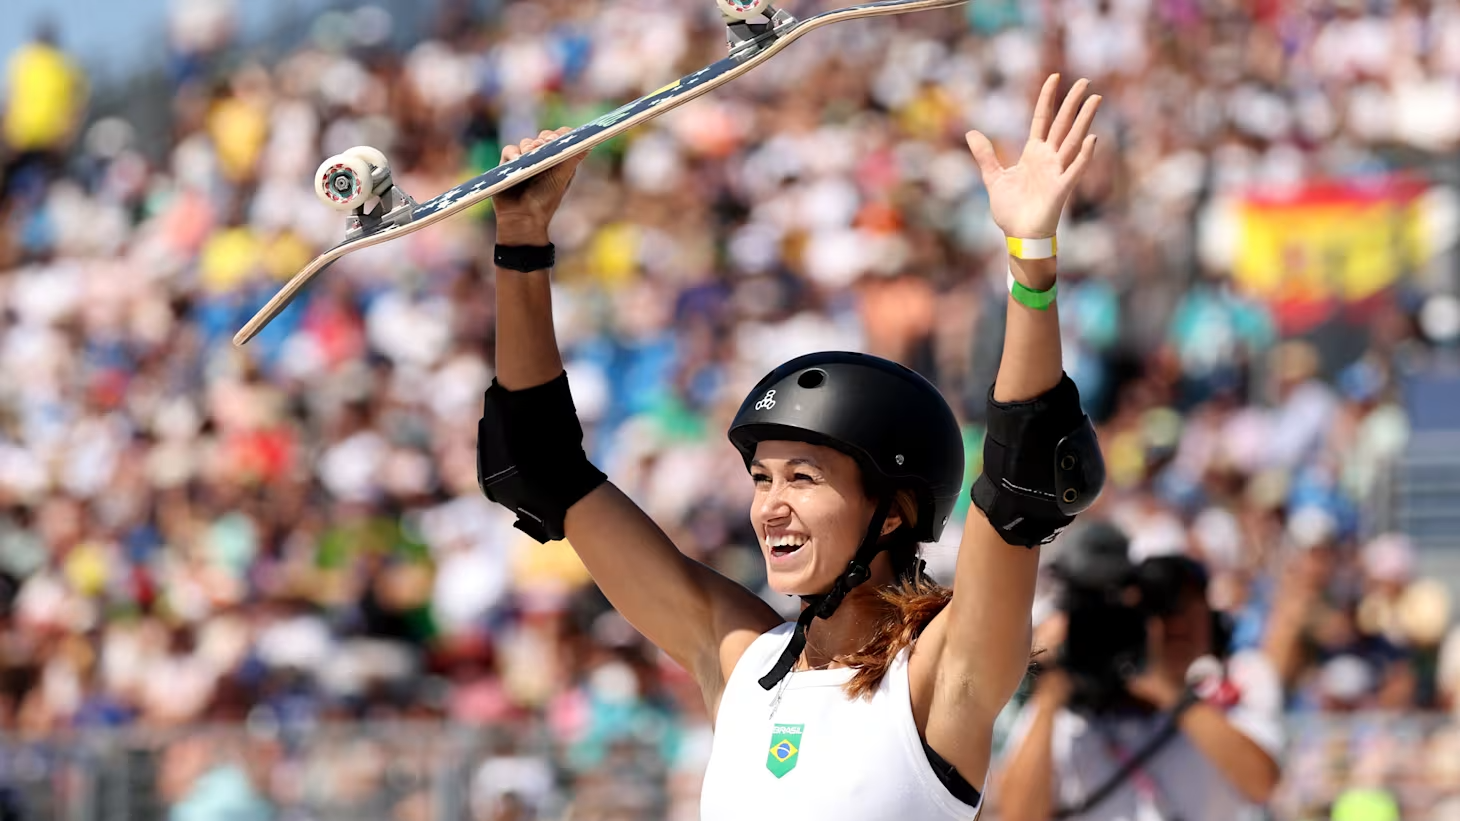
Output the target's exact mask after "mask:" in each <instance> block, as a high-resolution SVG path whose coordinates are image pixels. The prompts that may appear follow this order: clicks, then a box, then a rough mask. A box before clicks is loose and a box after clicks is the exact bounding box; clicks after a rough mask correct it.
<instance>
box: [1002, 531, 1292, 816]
mask: <svg viewBox="0 0 1460 821" xmlns="http://www.w3.org/2000/svg"><path fill="white" fill-rule="evenodd" d="M1072 535H1074V534H1072ZM1126 550H1127V541H1126V538H1125V536H1124V535H1123V534H1121V533H1120V531H1118V530H1116V529H1115V528H1114V527H1112V526H1109V525H1106V524H1103V523H1101V524H1098V525H1096V526H1094V527H1092V528H1090V529H1088V530H1087V533H1086V534H1085V536H1084V538H1083V539H1080V540H1077V541H1076V546H1075V549H1074V550H1073V551H1067V552H1066V554H1065V556H1064V557H1062V558H1066V559H1067V561H1065V562H1064V563H1063V565H1062V564H1061V562H1059V561H1057V562H1056V565H1055V567H1054V572H1055V576H1056V578H1057V579H1059V580H1060V581H1061V583H1062V591H1061V596H1060V599H1059V611H1060V612H1058V613H1056V614H1054V615H1052V616H1051V617H1050V618H1049V620H1048V621H1047V622H1046V623H1045V624H1043V625H1041V628H1042V629H1041V631H1040V633H1041V635H1039V637H1038V638H1037V640H1036V643H1037V646H1039V647H1043V648H1047V649H1048V650H1049V651H1050V653H1049V654H1053V655H1055V656H1056V657H1057V658H1058V662H1057V663H1056V664H1054V665H1053V666H1046V667H1045V669H1044V670H1043V671H1042V672H1040V673H1039V674H1038V675H1037V678H1036V684H1035V688H1034V691H1033V694H1032V695H1031V697H1030V700H1029V702H1028V703H1026V704H1025V705H1024V707H1023V709H1022V710H1021V711H1020V713H1019V715H1018V717H1017V718H1016V720H1015V723H1014V726H1013V728H1012V729H1011V732H1010V735H1009V741H1008V743H1007V745H1006V747H1005V750H1006V753H1005V755H1004V757H1003V764H1002V766H1001V767H1000V772H999V773H998V775H997V776H996V778H995V782H994V783H995V786H996V789H995V790H994V795H995V796H997V798H996V800H997V802H998V806H999V809H1000V816H999V817H1000V818H1001V819H1002V821H1046V819H1052V818H1069V819H1080V821H1096V820H1097V819H1109V821H1207V819H1212V821H1217V819H1220V821H1233V820H1234V819H1242V818H1249V817H1250V818H1258V817H1261V816H1260V805H1262V804H1264V803H1266V802H1267V801H1268V800H1269V798H1270V797H1271V795H1272V793H1273V791H1274V789H1275V787H1276V786H1277V783H1278V779H1279V775H1280V769H1279V765H1278V759H1279V755H1280V749H1281V746H1282V743H1283V738H1282V737H1283V733H1282V687H1281V684H1280V682H1279V680H1278V676H1277V673H1276V670H1275V669H1274V668H1273V666H1272V665H1271V664H1270V663H1269V662H1268V661H1267V660H1266V658H1264V657H1263V656H1262V654H1261V653H1260V652H1257V651H1241V652H1238V653H1235V654H1232V655H1231V656H1230V657H1228V656H1227V653H1226V647H1225V645H1226V643H1227V641H1228V637H1229V636H1230V631H1229V629H1228V628H1227V627H1226V622H1225V621H1224V617H1223V616H1221V614H1218V613H1215V612H1214V611H1213V610H1212V609H1211V607H1210V606H1209V604H1208V602H1207V574H1206V571H1205V568H1204V567H1203V566H1202V565H1201V564H1199V563H1198V562H1196V561H1194V560H1192V559H1189V558H1186V557H1184V556H1159V557H1154V558H1150V559H1147V560H1146V561H1144V562H1142V563H1141V564H1140V565H1138V566H1132V565H1131V564H1130V561H1129V559H1128V558H1127V553H1126ZM1049 654H1047V655H1049Z"/></svg>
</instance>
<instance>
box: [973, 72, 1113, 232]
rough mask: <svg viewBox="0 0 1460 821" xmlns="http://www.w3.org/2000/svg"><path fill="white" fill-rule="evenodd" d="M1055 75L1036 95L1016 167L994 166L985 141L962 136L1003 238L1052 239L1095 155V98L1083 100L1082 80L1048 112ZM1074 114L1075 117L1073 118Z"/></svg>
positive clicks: (996, 160) (990, 148) (996, 161)
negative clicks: (1071, 197)
mask: <svg viewBox="0 0 1460 821" xmlns="http://www.w3.org/2000/svg"><path fill="white" fill-rule="evenodd" d="M1058 85H1059V75H1058V74H1051V75H1050V76H1049V79H1047V80H1045V81H1044V88H1043V89H1041V90H1040V92H1039V102H1038V103H1036V104H1035V107H1034V122H1033V124H1032V125H1031V126H1030V129H1029V141H1028V142H1026V143H1025V144H1024V154H1023V155H1022V156H1021V157H1020V158H1019V162H1018V163H1017V164H1015V165H1012V166H1010V167H1008V168H1005V167H1004V166H1003V165H1001V164H1000V163H999V158H998V156H997V155H995V153H994V147H993V144H992V143H990V142H989V138H988V137H985V136H984V135H983V134H981V133H979V132H977V131H970V132H968V134H967V135H965V137H966V139H967V140H968V147H969V150H971V151H972V152H973V158H974V159H975V160H976V161H977V162H978V167H979V170H980V171H981V172H982V173H983V184H984V186H985V187H986V188H987V189H988V192H989V210H990V211H991V213H992V216H993V219H994V223H995V224H997V225H998V226H999V228H1000V229H1001V230H1002V231H1003V232H1004V235H1005V236H1009V237H1018V238H1020V239H1044V238H1046V237H1052V236H1054V235H1055V230H1056V229H1057V228H1058V227H1059V220H1060V214H1061V213H1062V212H1063V211H1064V207H1065V201H1066V200H1068V199H1069V196H1070V192H1071V191H1073V190H1074V188H1075V184H1076V183H1077V182H1079V180H1080V176H1081V175H1082V174H1083V173H1084V172H1085V167H1086V166H1087V165H1089V164H1090V158H1091V157H1092V156H1093V155H1094V154H1095V135H1094V134H1091V133H1090V124H1091V123H1092V122H1093V121H1094V119H1095V111H1096V110H1097V109H1099V108H1100V99H1101V98H1100V96H1099V95H1096V96H1094V97H1091V98H1089V99H1088V100H1085V103H1084V105H1080V98H1082V97H1084V95H1085V90H1086V89H1087V88H1088V87H1089V85H1090V83H1089V81H1088V80H1085V79H1081V80H1080V81H1079V82H1077V83H1075V86H1074V88H1072V89H1070V93H1069V95H1068V96H1066V97H1065V101H1064V104H1063V105H1061V106H1060V110H1059V114H1058V115H1056V114H1055V111H1054V95H1055V89H1056V88H1057V87H1058ZM1077 111H1078V115H1077Z"/></svg>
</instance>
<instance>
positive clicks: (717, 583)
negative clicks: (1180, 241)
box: [478, 75, 1104, 821]
mask: <svg viewBox="0 0 1460 821" xmlns="http://www.w3.org/2000/svg"><path fill="white" fill-rule="evenodd" d="M1057 83H1058V75H1054V76H1051V77H1050V78H1049V79H1048V80H1047V81H1046V82H1045V84H1044V86H1043V88H1042V90H1041V92H1040V95H1039V100H1038V103H1037V105H1036V109H1035V114H1034V118H1033V124H1032V127H1031V132H1030V137H1029V140H1028V142H1027V144H1026V145H1025V148H1024V153H1023V156H1022V157H1021V158H1020V160H1019V163H1018V164H1016V165H1014V166H1011V167H1008V168H1005V167H1003V166H1002V165H1001V164H1000V163H999V161H998V159H997V158H996V157H995V154H994V150H993V147H992V145H991V144H990V142H989V140H988V139H987V138H986V137H984V136H983V135H982V134H979V133H978V132H976V131H974V132H969V133H968V135H967V141H968V146H969V149H970V150H971V151H972V152H973V156H974V159H975V160H976V161H977V162H978V165H979V168H980V170H981V172H982V175H983V180H984V184H985V186H986V187H987V188H988V192H989V198H990V207H991V211H992V216H993V218H994V221H995V222H996V223H997V224H998V226H999V228H1000V229H1002V230H1003V231H1004V233H1005V235H1006V236H1007V237H1009V240H1010V241H1009V248H1010V258H1009V269H1010V280H1009V284H1010V302H1009V304H1008V307H1007V310H1008V326H1007V331H1006V335H1005V346H1004V351H1003V359H1002V365H1001V367H1000V370H999V375H998V379H997V380H996V382H995V384H994V385H993V387H992V389H991V391H990V394H989V433H988V435H987V437H986V441H985V450H984V462H985V472H984V474H983V475H982V476H980V477H979V478H978V480H977V481H976V482H975V484H974V490H973V493H972V496H973V502H974V504H973V506H972V507H971V508H970V511H969V514H968V521H967V524H966V526H965V529H964V532H963V540H962V544H961V546H960V552H959V556H958V560H957V569H956V571H955V577H954V584H953V589H952V590H951V591H950V590H948V589H945V588H942V587H939V586H937V585H935V584H933V583H931V582H929V581H928V580H927V579H926V578H924V577H923V576H922V573H921V562H919V561H918V560H917V550H918V547H917V545H918V544H919V543H921V542H929V541H935V540H936V539H937V538H938V537H939V534H940V533H941V532H942V530H943V527H944V525H946V524H947V521H948V516H949V512H950V511H951V510H952V509H953V507H954V504H955V503H956V501H957V494H958V492H959V489H960V487H961V485H962V480H963V464H964V453H963V448H962V444H961V438H960V436H959V431H958V427H957V424H956V421H955V419H954V416H953V414H952V412H951V411H950V410H949V408H948V406H947V404H946V403H945V402H944V401H943V399H942V397H941V396H939V394H938V392H937V391H936V390H935V389H934V388H933V387H932V386H931V385H930V384H929V383H928V382H927V381H926V380H924V379H922V378H921V377H919V376H918V375H917V374H915V373H913V372H912V371H909V370H907V369H906V368H903V367H901V366H899V365H896V364H894V363H891V362H887V361H884V360H880V359H877V358H875V357H868V356H862V355H857V354H845V353H825V354H814V355H811V356H807V357H802V358H798V359H795V360H792V361H791V362H788V363H786V364H784V365H781V366H780V367H778V368H777V369H775V370H774V371H772V372H771V373H770V374H768V375H767V376H766V377H765V378H764V379H763V380H762V381H761V382H760V384H758V385H757V386H756V387H755V389H754V390H752V391H751V392H750V394H749V395H748V396H747V397H746V399H745V401H744V403H743V404H742V406H741V408H740V411H739V413H738V414H737V415H736V418H735V420H734V422H733V423H732V425H731V429H730V431H729V436H730V439H731V441H732V442H733V444H734V446H735V447H736V448H737V449H738V450H739V451H740V453H741V455H742V456H743V457H744V459H745V462H746V466H747V469H748V471H749V473H750V475H751V477H752V481H754V483H755V495H754V501H753V503H752V506H751V510H750V516H751V519H752V521H753V523H754V525H755V531H756V533H757V534H759V535H760V537H761V550H762V552H763V554H764V556H765V561H766V569H767V575H768V578H769V583H770V586H771V588H772V589H773V590H775V591H776V592H778V593H783V594H791V595H798V596H800V597H801V598H802V599H803V610H802V613H801V617H800V618H799V619H798V620H797V621H796V622H785V621H784V620H783V619H782V618H780V617H779V616H778V615H777V614H776V612H775V611H774V610H772V609H771V608H770V606H768V605H767V604H766V603H765V602H763V601H762V600H761V599H760V598H758V597H757V596H756V595H755V594H754V593H752V592H751V591H749V590H747V589H745V588H744V587H742V586H740V585H739V584H737V583H735V582H733V581H731V580H729V579H727V578H725V577H723V576H721V575H719V574H717V573H715V572H714V571H712V570H710V569H709V568H707V567H705V566H703V565H701V564H699V563H697V562H694V561H692V560H690V559H689V558H687V557H686V556H685V555H684V554H682V553H681V552H680V551H679V550H678V549H677V548H676V547H675V546H674V545H673V544H672V543H671V542H670V541H669V539H668V538H667V537H666V536H665V535H664V533H663V532H662V531H661V530H660V529H659V527H658V526H656V525H655V523H654V522H653V521H651V520H650V519H649V518H648V517H647V516H646V515H645V514H644V513H643V511H641V510H640V509H639V508H638V507H637V506H635V505H634V503H633V502H632V501H630V499H629V498H628V497H626V496H625V495H624V494H623V493H622V492H620V491H619V490H618V489H617V488H616V487H614V486H613V485H612V484H611V483H609V482H607V481H606V479H605V477H604V475H603V473H601V472H600V471H598V470H597V469H596V468H595V467H593V465H591V464H590V463H589V462H588V460H587V458H586V457H585V455H584V453H583V449H582V429H581V427H580V426H579V424H578V420H577V417H576V415H575V411H574V408H573V405H572V400H571V397H570V394H569V391H568V382H567V375H566V374H565V373H564V371H563V364H562V360H561V358H560V356H559V353H558V348H557V342H556V339H555V336H554V333H553V326H552V314H551V298H550V291H549V279H548V277H549V271H550V269H551V267H552V264H553V248H552V244H551V243H550V242H549V239H548V226H549V223H550V221H551V219H552V216H553V214H554V213H555V212H556V210H557V208H558V205H559V204H560V203H561V201H562V198H563V195H564V193H565V192H566V191H567V188H568V185H569V183H570V182H571V180H572V177H573V174H574V170H575V167H576V164H577V162H579V161H581V158H580V159H578V160H574V161H568V162H565V163H563V164H562V165H559V166H557V167H556V168H555V169H553V170H552V171H550V172H548V173H545V174H543V175H540V176H538V177H536V178H533V179H532V180H530V181H528V182H526V183H524V184H523V185H522V186H519V187H518V188H517V189H514V190H513V191H511V192H508V193H507V194H506V195H502V196H498V197H497V198H496V213H497V248H496V262H497V268H498V270H497V288H496V298H497V313H496V315H497V318H498V319H497V330H496V333H497V363H496V369H497V370H496V379H495V380H494V382H493V384H492V386H491V388H490V389H489V390H488V391H487V396H486V402H485V409H484V414H483V418H482V421H481V424H480V426H479V430H478V436H479V441H478V472H479V474H480V478H481V485H482V490H483V492H484V493H485V494H486V495H487V496H488V498H491V499H492V500H493V501H496V502H498V503H499V504H503V505H505V506H507V507H508V508H510V509H512V510H514V511H516V512H517V514H518V522H517V526H518V527H519V528H520V529H522V530H523V531H525V532H527V533H529V534H531V535H533V536H534V537H535V538H537V539H538V540H539V541H547V540H551V539H560V538H567V539H568V540H569V542H570V543H571V544H572V546H573V548H574V549H575V550H576V551H577V553H578V555H579V557H580V558H581V559H582V561H583V563H584V565H585V566H586V567H587V569H588V571H589V572H590V573H591V574H592V576H593V579H594V581H595V582H597V584H598V585H599V587H600V588H601V589H602V590H603V592H604V594H605V595H606V596H607V597H608V599H609V601H610V602H612V603H613V605H614V606H615V607H616V608H617V609H618V611H619V612H620V613H622V614H623V616H624V617H625V618H626V619H627V620H628V621H629V622H630V623H631V624H633V625H634V627H636V628H637V629H638V630H640V631H641V632H642V633H643V634H644V635H645V636H646V637H647V638H648V639H649V640H650V641H652V642H653V643H654V644H655V645H657V646H658V647H660V648H661V649H663V650H664V651H665V652H666V653H667V654H668V655H670V656H671V657H672V658H674V659H675V661H677V662H678V663H679V664H681V665H683V666H684V667H685V668H686V669H687V670H689V671H690V672H691V673H692V674H693V675H694V677H695V679H696V680H697V681H698V682H699V685H700V688H701V690H702V691H703V693H704V698H705V704H706V706H707V708H708V710H709V714H710V715H711V716H712V717H713V719H714V721H715V740H714V745H713V750H712V753H711V757H710V762H709V766H708V770H707V772H706V774H705V784H704V788H703V794H702V799H701V807H702V809H701V817H702V818H703V819H705V820H706V821H712V820H718V819H737V821H740V820H741V819H751V818H769V817H781V816H796V817H811V818H835V819H839V821H855V820H856V819H877V821H885V820H886V819H892V818H906V819H918V821H932V820H933V819H940V818H948V819H969V818H973V817H975V816H976V815H977V812H978V809H979V806H980V802H981V791H980V787H981V786H982V785H983V784H984V783H985V778H986V773H987V770H988V767H989V757H990V747H991V738H992V731H993V724H994V720H995V718H996V717H997V716H998V714H999V712H1000V710H1001V709H1002V708H1003V706H1004V704H1005V702H1006V701H1008V699H1009V698H1010V696H1011V695H1012V694H1013V692H1014V690H1015V688H1016V687H1017V686H1018V685H1019V682H1020V680H1021V678H1022V677H1023V675H1024V672H1025V668H1026V665H1027V662H1028V658H1029V651H1030V641H1031V633H1030V608H1031V605H1032V600H1033V595H1034V581H1035V570H1036V566H1037V564H1038V559H1039V551H1038V547H1039V545H1040V544H1043V543H1047V542H1048V541H1049V540H1050V539H1052V538H1054V536H1055V534H1057V533H1058V532H1059V530H1061V529H1062V528H1063V527H1065V526H1066V525H1068V524H1069V523H1070V521H1072V520H1073V517H1074V515H1075V514H1077V513H1079V512H1080V511H1082V510H1084V509H1085V508H1086V507H1087V506H1088V505H1089V504H1090V503H1091V502H1092V501H1094V498H1095V496H1096V495H1098V493H1099V490H1100V486H1101V484H1102V482H1103V481H1104V468H1103V462H1102V461H1101V459H1100V454H1099V449H1098V447H1097V444H1096V442H1095V438H1094V433H1093V431H1092V429H1091V428H1090V424H1089V421H1088V419H1086V417H1085V416H1084V414H1082V413H1081V412H1080V409H1079V394H1078V392H1077V391H1076V389H1075V386H1074V383H1073V382H1071V381H1070V380H1069V379H1068V378H1067V377H1065V376H1064V374H1063V371H1062V370H1061V363H1060V335H1059V324H1058V313H1057V311H1056V310H1055V306H1054V305H1053V299H1054V296H1055V288H1054V285H1055V260H1054V251H1055V248H1054V236H1055V229H1056V227H1057V226H1058V222H1059V216H1060V212H1061V210H1062V208H1063V205H1064V203H1065V200H1066V198H1067V197H1068V195H1069V192H1070V191H1071V189H1072V188H1073V187H1074V186H1075V184H1076V182H1077V181H1078V180H1079V178H1080V176H1081V174H1082V173H1083V172H1084V169H1085V167H1086V166H1087V165H1088V163H1089V161H1090V157H1091V156H1092V154H1093V152H1094V148H1095V137H1094V136H1091V135H1089V131H1090V125H1091V122H1092V120H1093V119H1094V116H1095V112H1096V110H1097V109H1098V107H1099V103H1100V98H1099V97H1098V96H1095V97H1090V98H1089V99H1085V92H1086V88H1087V82H1086V81H1084V80H1081V81H1080V82H1078V83H1076V84H1075V86H1074V88H1073V89H1072V90H1071V91H1070V93H1069V95H1068V96H1067V97H1066V98H1065V100H1064V103H1063V104H1062V105H1061V106H1060V108H1059V111H1058V112H1056V111H1055V95H1056V86H1057ZM1082 100H1084V102H1083V104H1082V102H1081V101H1082ZM566 131H567V129H562V130H559V131H557V132H551V131H544V132H543V133H542V134H541V135H539V136H538V138H537V139H531V140H523V141H522V142H521V143H520V144H519V145H516V146H509V147H508V148H507V149H506V150H504V151H503V152H502V161H503V162H508V161H511V160H513V159H515V158H516V157H518V156H520V155H521V154H522V153H524V152H528V151H532V150H534V149H535V148H538V147H540V146H542V145H543V144H545V143H546V142H547V141H549V140H551V139H554V138H556V137H557V136H561V135H562V134H563V133H566ZM816 619H819V620H820V622H819V623H817V624H815V625H814V628H813V626H812V622H813V620H816ZM975 785H979V786H978V787H976V786H975Z"/></svg>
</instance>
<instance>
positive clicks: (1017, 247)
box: [1004, 237, 1059, 259]
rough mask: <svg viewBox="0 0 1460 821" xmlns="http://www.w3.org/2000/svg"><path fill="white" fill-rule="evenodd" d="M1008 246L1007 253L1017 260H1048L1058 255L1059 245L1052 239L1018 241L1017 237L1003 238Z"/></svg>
mask: <svg viewBox="0 0 1460 821" xmlns="http://www.w3.org/2000/svg"><path fill="white" fill-rule="evenodd" d="M1004 239H1005V241H1006V242H1008V244H1009V253H1010V254H1011V255H1012V256H1014V257H1015V258H1017V259H1049V258H1050V257H1052V256H1054V255H1055V254H1056V253H1058V248H1059V243H1057V242H1056V241H1055V238H1054V237H1044V238H1043V239H1019V238H1018V237H1005V238H1004Z"/></svg>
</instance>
